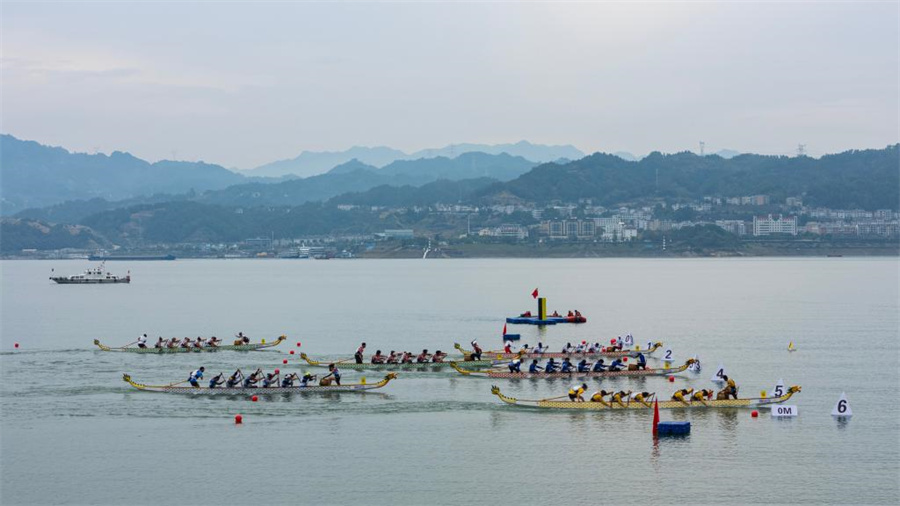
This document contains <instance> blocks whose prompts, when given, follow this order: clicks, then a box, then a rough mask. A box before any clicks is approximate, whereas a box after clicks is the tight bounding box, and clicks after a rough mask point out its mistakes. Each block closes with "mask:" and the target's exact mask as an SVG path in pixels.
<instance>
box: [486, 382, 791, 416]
mask: <svg viewBox="0 0 900 506" xmlns="http://www.w3.org/2000/svg"><path fill="white" fill-rule="evenodd" d="M799 392H800V386H798V385H794V386H792V387H791V388H789V389H788V390H787V392H785V394H784V395H782V396H779V397H770V398H763V397H757V398H750V399H727V400H706V401H697V400H694V401H691V402H682V401H659V409H705V408H765V407H770V406H772V405H775V404H781V403H782V402H784V401H786V400H788V399H790V398H791V396H793V395H794V394H795V393H799ZM491 393H492V394H494V395H496V396H497V397H499V398H500V400H501V401H503V402H505V403H506V404H510V405H512V406H519V407H527V408H541V409H575V410H582V411H615V410H642V409H643V410H652V409H653V402H652V401H637V400H631V401H627V402H607V401H604V402H592V401H585V402H574V401H566V400H558V399H559V398H555V399H538V400H526V399H516V398H515V397H507V396H505V395H503V393H501V392H500V388H499V387H497V386H492V387H491Z"/></svg>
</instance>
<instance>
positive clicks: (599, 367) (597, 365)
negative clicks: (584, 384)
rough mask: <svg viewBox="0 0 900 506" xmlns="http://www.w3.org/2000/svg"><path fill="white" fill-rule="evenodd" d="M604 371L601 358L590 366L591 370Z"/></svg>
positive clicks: (604, 367)
mask: <svg viewBox="0 0 900 506" xmlns="http://www.w3.org/2000/svg"><path fill="white" fill-rule="evenodd" d="M604 371H606V366H605V365H603V359H602V358H601V359H598V360H597V362H595V363H594V367H592V368H591V372H604Z"/></svg>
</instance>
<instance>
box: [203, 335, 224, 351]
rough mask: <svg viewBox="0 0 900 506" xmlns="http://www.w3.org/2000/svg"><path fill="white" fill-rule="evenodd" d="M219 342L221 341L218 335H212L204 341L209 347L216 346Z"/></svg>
mask: <svg viewBox="0 0 900 506" xmlns="http://www.w3.org/2000/svg"><path fill="white" fill-rule="evenodd" d="M220 342H221V341H219V338H218V337H216V336H212V337H210V338H209V341H207V342H206V345H207V346H209V347H211V348H217V347H218V346H219V343H220Z"/></svg>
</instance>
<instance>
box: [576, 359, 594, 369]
mask: <svg viewBox="0 0 900 506" xmlns="http://www.w3.org/2000/svg"><path fill="white" fill-rule="evenodd" d="M578 372H591V364H590V363H589V362H588V361H587V359H586V358H583V359H581V362H578Z"/></svg>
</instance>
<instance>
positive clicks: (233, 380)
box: [225, 369, 244, 388]
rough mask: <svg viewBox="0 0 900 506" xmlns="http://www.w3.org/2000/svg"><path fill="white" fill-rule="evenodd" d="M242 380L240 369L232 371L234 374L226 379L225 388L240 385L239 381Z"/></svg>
mask: <svg viewBox="0 0 900 506" xmlns="http://www.w3.org/2000/svg"><path fill="white" fill-rule="evenodd" d="M242 379H244V373H242V372H241V370H240V369H238V370H237V371H234V374H232V375H231V376H229V377H228V381H226V382H225V386H226V387H228V388H234V387H236V386H238V385H240V384H241V380H242Z"/></svg>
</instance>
